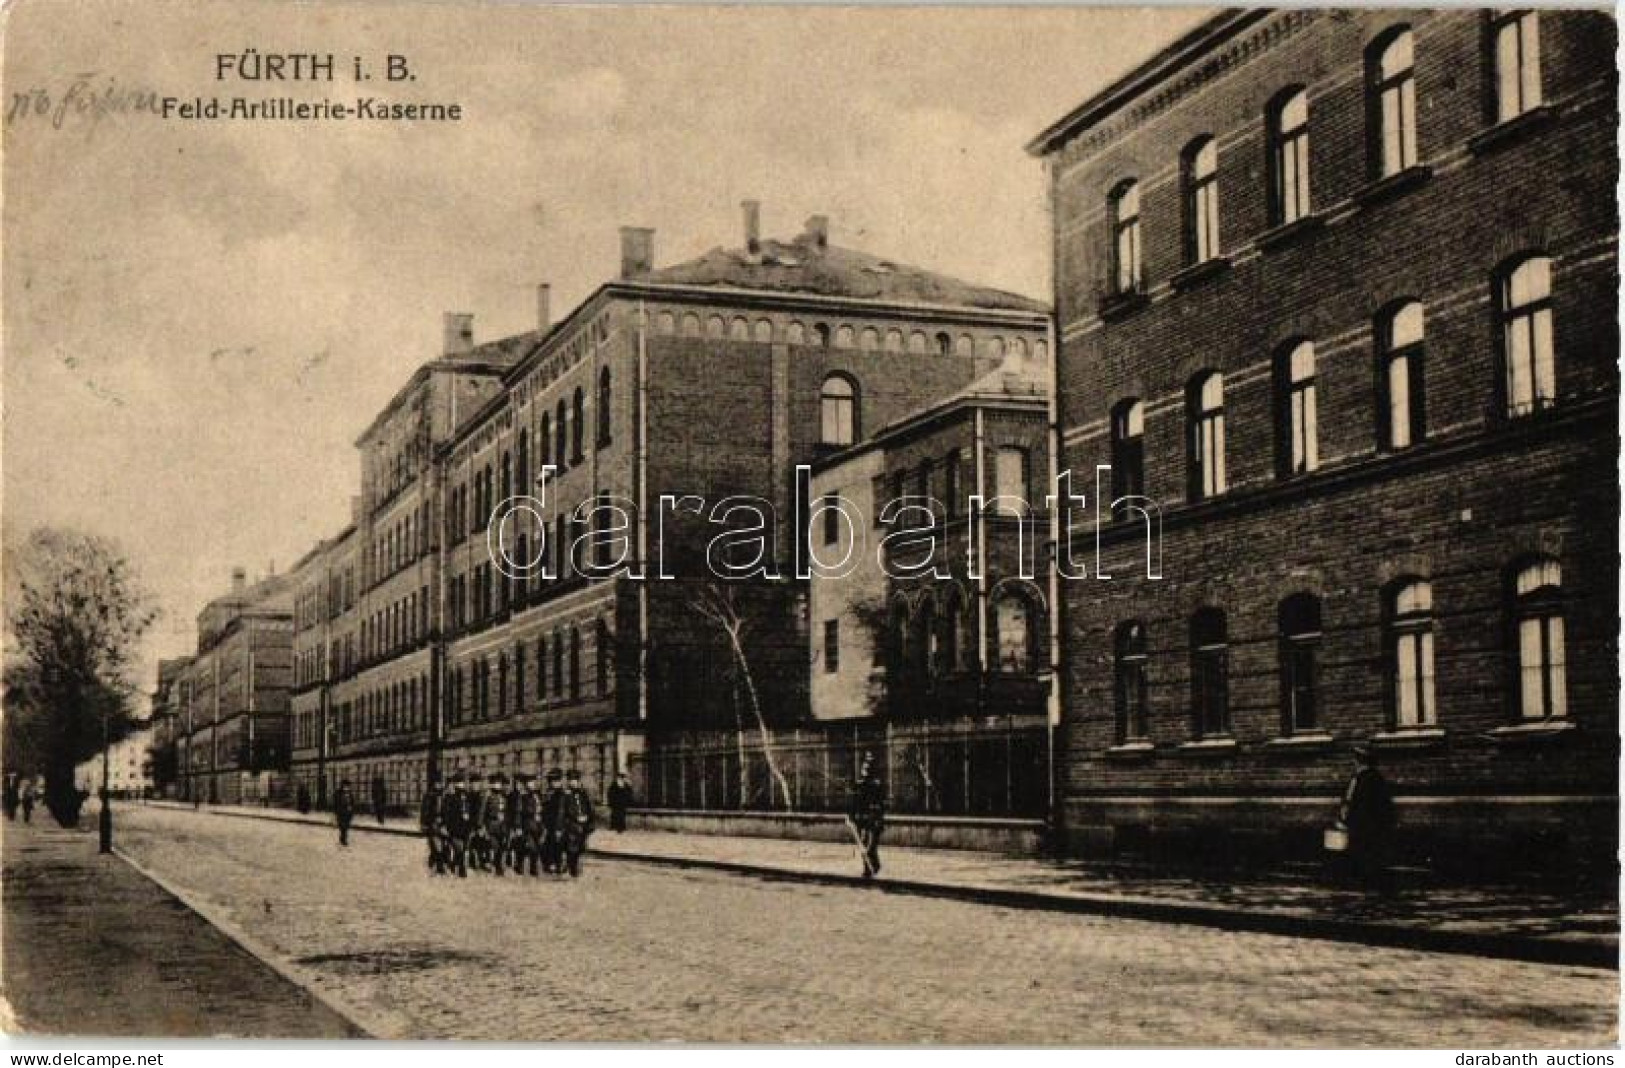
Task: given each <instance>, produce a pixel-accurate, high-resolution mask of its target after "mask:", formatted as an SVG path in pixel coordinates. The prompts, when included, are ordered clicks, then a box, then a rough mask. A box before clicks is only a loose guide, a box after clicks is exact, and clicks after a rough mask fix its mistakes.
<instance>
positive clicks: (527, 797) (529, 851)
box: [514, 773, 547, 876]
mask: <svg viewBox="0 0 1625 1068" xmlns="http://www.w3.org/2000/svg"><path fill="white" fill-rule="evenodd" d="M519 778H520V783H521V787H522V788H521V790H520V792H519V803H518V805H517V806H516V808H517V810H518V814H519V838H518V843H519V845H518V852H517V853H516V854H515V860H514V871H516V872H519V873H520V874H523V870H522V869H523V868H524V866H525V864H527V863H528V864H529V865H530V874H531V875H533V876H539V875H541V874H542V860H543V856H542V853H543V849H542V846H543V843H544V842H545V841H546V839H547V827H546V825H545V824H544V822H543V820H542V804H543V802H542V795H541V794H540V793H538V792H537V790H536V776H534V775H531V774H528V773H527V774H525V775H521V776H520V777H519Z"/></svg>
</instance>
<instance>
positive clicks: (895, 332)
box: [881, 326, 903, 352]
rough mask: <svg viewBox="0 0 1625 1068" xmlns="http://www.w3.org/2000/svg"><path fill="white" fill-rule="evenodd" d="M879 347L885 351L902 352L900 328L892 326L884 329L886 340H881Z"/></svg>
mask: <svg viewBox="0 0 1625 1068" xmlns="http://www.w3.org/2000/svg"><path fill="white" fill-rule="evenodd" d="M881 347H882V348H884V349H885V350H886V351H887V352H902V351H903V332H902V331H901V330H899V329H897V328H896V327H895V326H894V327H892V328H891V329H890V330H887V331H886V340H885V341H884V342H882V346H881Z"/></svg>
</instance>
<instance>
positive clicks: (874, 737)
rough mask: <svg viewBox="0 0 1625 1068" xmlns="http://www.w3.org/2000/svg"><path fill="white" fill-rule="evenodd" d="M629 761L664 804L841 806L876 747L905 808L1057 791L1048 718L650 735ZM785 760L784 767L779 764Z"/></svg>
mask: <svg viewBox="0 0 1625 1068" xmlns="http://www.w3.org/2000/svg"><path fill="white" fill-rule="evenodd" d="M648 744H649V747H648V750H647V751H646V752H644V753H638V754H633V755H632V757H631V760H630V763H629V767H628V771H629V772H630V773H631V776H632V779H633V784H634V790H635V792H636V796H637V798H638V803H639V804H640V805H643V806H646V807H649V808H657V809H677V810H682V809H688V810H702V809H704V810H732V811H791V812H840V811H844V810H845V809H846V808H847V807H848V806H849V804H850V803H851V799H852V788H853V784H854V783H855V782H856V781H857V776H858V768H859V766H860V765H861V763H862V760H863V757H864V755H865V754H866V753H872V754H873V755H874V758H875V761H876V763H877V766H878V768H879V770H880V773H881V775H882V777H883V778H884V780H885V782H886V784H887V793H888V797H889V801H888V808H889V810H890V811H891V812H893V813H897V814H906V815H944V816H984V817H1019V818H1039V817H1042V816H1043V815H1044V813H1045V807H1046V804H1047V796H1048V754H1047V738H1046V730H1045V727H1044V724H1043V721H1042V718H1041V717H1040V718H1038V719H1036V721H1035V720H1034V719H1033V718H1032V717H1023V718H1021V719H1008V718H1000V719H996V720H963V719H962V720H951V721H939V722H930V723H928V722H904V723H892V722H886V723H873V722H862V723H826V724H816V725H812V726H808V727H803V728H800V729H796V730H775V731H773V732H771V734H770V737H769V740H768V742H767V744H766V745H764V744H763V742H762V738H761V736H760V735H759V734H758V732H756V731H755V730H747V731H744V732H738V733H736V732H734V731H706V732H686V733H682V734H674V735H668V736H664V737H658V736H657V737H651V738H650V739H649V743H648ZM769 754H771V755H772V762H771V764H772V765H776V766H777V769H778V775H777V776H775V775H774V773H773V769H772V766H770V762H769V760H768V755H769Z"/></svg>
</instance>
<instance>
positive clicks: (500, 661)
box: [497, 653, 508, 718]
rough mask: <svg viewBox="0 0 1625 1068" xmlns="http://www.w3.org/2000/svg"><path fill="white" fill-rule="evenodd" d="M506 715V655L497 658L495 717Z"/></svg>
mask: <svg viewBox="0 0 1625 1068" xmlns="http://www.w3.org/2000/svg"><path fill="white" fill-rule="evenodd" d="M507 714H508V654H507V653H502V654H500V655H499V656H498V657H497V716H498V718H500V717H502V716H506V715H507Z"/></svg>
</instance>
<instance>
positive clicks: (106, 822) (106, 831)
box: [100, 710, 113, 853]
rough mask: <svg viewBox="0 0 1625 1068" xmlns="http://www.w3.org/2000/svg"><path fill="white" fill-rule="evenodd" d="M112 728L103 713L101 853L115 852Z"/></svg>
mask: <svg viewBox="0 0 1625 1068" xmlns="http://www.w3.org/2000/svg"><path fill="white" fill-rule="evenodd" d="M109 737H110V728H109V726H108V718H107V712H106V711H105V710H104V711H103V712H102V813H101V821H100V823H101V825H100V831H101V851H102V852H103V853H111V852H112V851H113V806H112V804H111V803H110V797H109V794H108V765H109V763H110V761H111V750H112V744H111V742H110V741H109Z"/></svg>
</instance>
